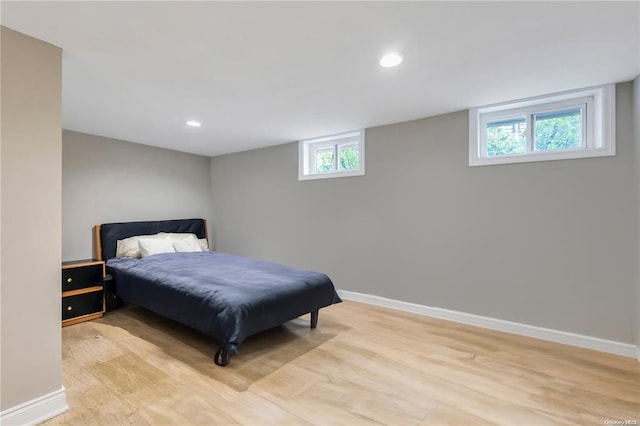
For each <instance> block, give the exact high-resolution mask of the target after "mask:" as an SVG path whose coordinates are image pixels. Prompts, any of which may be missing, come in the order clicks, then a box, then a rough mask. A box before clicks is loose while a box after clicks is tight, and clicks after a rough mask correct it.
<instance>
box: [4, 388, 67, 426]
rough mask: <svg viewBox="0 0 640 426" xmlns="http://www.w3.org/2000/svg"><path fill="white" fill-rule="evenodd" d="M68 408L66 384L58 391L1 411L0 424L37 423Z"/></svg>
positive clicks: (18, 425) (9, 425) (21, 424)
mask: <svg viewBox="0 0 640 426" xmlns="http://www.w3.org/2000/svg"><path fill="white" fill-rule="evenodd" d="M68 409H69V406H68V405H67V399H66V397H65V390H64V386H62V387H61V388H60V389H58V390H57V391H53V392H51V393H49V394H47V395H43V396H41V397H39V398H35V399H32V400H31V401H27V402H25V403H23V404H20V405H16V406H15V407H12V408H9V409H7V410H4V411H2V412H0V425H2V426H14V425H15V426H23V425H37V424H38V423H42V422H44V421H45V420H48V419H50V418H52V417H55V416H57V415H59V414H62V413H64V412H65V411H67V410H68Z"/></svg>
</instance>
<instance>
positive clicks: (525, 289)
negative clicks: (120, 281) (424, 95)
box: [211, 84, 638, 343]
mask: <svg viewBox="0 0 640 426" xmlns="http://www.w3.org/2000/svg"><path fill="white" fill-rule="evenodd" d="M617 108H618V116H617V121H618V123H617V136H618V137H617V149H618V155H616V156H615V157H603V158H591V159H580V160H565V161H548V162H537V163H523V164H510V165H500V166H487V167H469V166H468V117H467V112H466V111H461V112H457V113H453V114H448V115H443V116H438V117H432V118H426V119H422V120H416V121H411V122H406V123H400V124H395V125H389V126H383V127H377V128H371V129H367V131H366V155H367V157H366V175H365V176H362V177H351V178H342V179H324V180H316V181H305V182H299V181H298V180H297V167H298V161H297V159H298V151H297V144H295V143H293V144H286V145H281V146H276V147H271V148H265V149H260V150H254V151H249V152H244V153H237V154H230V155H225V156H220V157H215V158H212V159H211V180H212V184H213V198H214V204H213V205H214V221H215V227H216V233H217V248H218V250H220V251H226V252H231V253H237V254H241V255H247V256H254V257H259V258H263V259H268V260H272V261H277V262H283V263H287V264H291V265H297V266H299V267H305V268H312V269H316V270H320V271H323V272H326V273H328V274H329V275H330V276H331V277H332V278H333V280H334V282H335V284H336V287H338V288H340V289H344V290H350V291H355V292H361V293H367V294H375V295H379V296H383V297H387V298H391V299H397V300H402V301H407V302H414V303H418V304H423V305H427V306H434V307H441V308H447V309H453V310H458V311H463V312H467V313H473V314H478V315H484V316H488V317H493V318H500V319H504V320H509V321H516V322H520V323H525V324H530V325H535V326H541V327H548V328H552V329H558V330H565V331H569V332H575V333H580V334H584V335H589V336H594V337H600V338H605V339H611V340H614V341H619V342H626V343H635V341H636V334H635V333H636V330H635V328H636V314H635V310H636V308H637V306H636V304H637V302H636V301H637V296H636V292H637V281H638V271H637V270H636V262H637V259H638V247H637V236H638V233H637V229H638V217H637V215H636V214H635V212H636V203H635V197H634V196H633V194H634V190H635V184H634V180H633V177H634V164H635V161H634V156H633V153H632V150H633V135H632V133H633V124H632V115H631V114H632V111H631V110H632V85H631V84H622V85H619V86H618V90H617Z"/></svg>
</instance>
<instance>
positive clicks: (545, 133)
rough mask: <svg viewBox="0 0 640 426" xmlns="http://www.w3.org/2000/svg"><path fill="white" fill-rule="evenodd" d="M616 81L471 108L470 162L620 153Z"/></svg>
mask: <svg viewBox="0 0 640 426" xmlns="http://www.w3.org/2000/svg"><path fill="white" fill-rule="evenodd" d="M615 153H616V149H615V85H614V84H610V85H606V86H599V87H595V88H589V89H582V90H574V91H571V92H563V93H558V94H554V95H548V96H540V97H537V98H530V99H524V100H520V101H515V102H507V103H502V104H497V105H491V106H487V107H481V108H473V109H471V110H469V165H470V166H483V165H490V164H505V163H521V162H530V161H546V160H563V159H572V158H583V157H601V156H608V155H615Z"/></svg>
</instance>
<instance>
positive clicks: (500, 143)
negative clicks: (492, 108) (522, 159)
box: [487, 117, 527, 157]
mask: <svg viewBox="0 0 640 426" xmlns="http://www.w3.org/2000/svg"><path fill="white" fill-rule="evenodd" d="M526 129H527V119H526V118H525V117H518V118H514V119H509V120H499V121H491V122H489V123H487V155H488V156H489V157H495V156H498V155H516V154H524V153H525V151H526V149H527V148H526V135H525V132H526Z"/></svg>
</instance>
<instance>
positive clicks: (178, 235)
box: [157, 232, 198, 241]
mask: <svg viewBox="0 0 640 426" xmlns="http://www.w3.org/2000/svg"><path fill="white" fill-rule="evenodd" d="M157 235H158V236H162V237H166V238H171V239H172V240H173V241H178V240H191V239H196V240H197V239H198V237H196V234H189V233H175V232H169V233H167V232H160V233H159V234H157Z"/></svg>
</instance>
